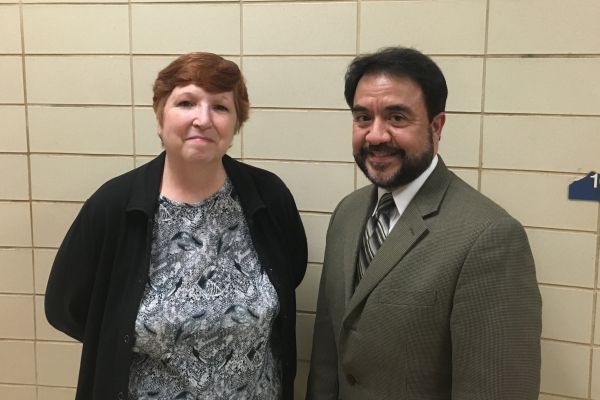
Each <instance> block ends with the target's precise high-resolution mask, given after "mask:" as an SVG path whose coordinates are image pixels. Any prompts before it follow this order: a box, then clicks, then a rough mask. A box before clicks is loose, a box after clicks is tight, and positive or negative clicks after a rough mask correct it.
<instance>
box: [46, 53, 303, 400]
mask: <svg viewBox="0 0 600 400" xmlns="http://www.w3.org/2000/svg"><path fill="white" fill-rule="evenodd" d="M153 107H154V112H155V114H156V118H157V121H158V126H159V136H160V139H161V141H162V143H163V146H164V149H165V151H164V152H163V153H162V154H161V155H159V156H158V157H157V158H155V159H154V160H152V161H151V162H149V163H148V164H146V165H144V166H142V167H140V168H137V169H135V170H133V171H130V172H128V173H126V174H124V175H121V176H119V177H117V178H114V179H112V180H110V181H109V182H107V183H105V184H104V185H103V186H102V187H101V188H100V189H98V191H96V193H94V194H93V195H92V196H91V197H90V198H89V199H88V200H87V201H86V202H85V204H84V205H83V207H82V209H81V211H80V213H79V215H78V216H77V218H76V219H75V221H74V223H73V225H72V226H71V228H70V230H69V232H68V233H67V235H66V237H65V239H64V241H63V243H62V245H61V247H60V249H59V251H58V254H57V256H56V259H55V261H54V265H53V267H52V272H51V274H50V279H49V281H48V287H47V290H46V303H45V307H46V316H47V318H48V321H49V322H50V323H51V324H52V325H53V326H55V327H56V328H57V329H59V330H61V331H63V332H65V333H66V334H67V335H69V336H71V337H73V338H75V339H77V340H79V341H81V342H83V351H82V357H81V367H80V371H79V382H78V387H77V396H76V399H79V400H83V399H85V400H90V399H98V400H106V399H125V398H128V399H292V398H293V381H294V376H295V370H296V347H295V297H294V289H295V288H296V286H297V285H298V284H299V283H300V281H301V280H302V277H303V276H304V271H305V268H306V258H307V249H306V237H305V234H304V229H303V227H302V222H301V220H300V217H299V214H298V210H297V209H296V205H295V204H294V200H293V198H292V195H291V194H290V192H289V190H288V189H287V188H286V187H285V185H284V184H283V183H282V182H281V180H280V179H279V178H277V177H276V176H275V175H273V174H272V173H269V172H267V171H264V170H261V169H258V168H255V167H251V166H248V165H245V164H242V163H239V162H237V161H235V160H233V159H232V158H230V157H228V156H227V155H226V154H225V152H226V150H227V149H228V148H229V147H230V145H231V142H232V140H233V135H234V133H235V132H236V131H237V130H239V128H240V127H241V126H242V124H243V123H244V121H246V119H247V118H248V109H249V104H248V94H247V91H246V86H245V84H244V80H243V77H242V75H241V72H240V70H239V69H238V67H237V66H236V65H235V64H234V63H233V62H231V61H227V60H225V59H223V58H221V57H219V56H217V55H215V54H210V53H191V54H186V55H183V56H181V57H179V58H177V59H176V60H175V61H173V62H172V63H171V64H170V65H169V66H167V67H166V68H165V69H163V70H162V71H161V72H160V73H159V74H158V77H157V79H156V82H155V83H154V98H153Z"/></svg>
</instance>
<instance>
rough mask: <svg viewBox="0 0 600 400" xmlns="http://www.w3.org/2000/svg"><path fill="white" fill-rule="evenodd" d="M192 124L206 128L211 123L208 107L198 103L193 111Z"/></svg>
mask: <svg viewBox="0 0 600 400" xmlns="http://www.w3.org/2000/svg"><path fill="white" fill-rule="evenodd" d="M192 124H193V125H194V126H195V127H197V128H199V129H206V128H208V127H210V126H211V125H212V116H211V114H210V108H209V107H208V106H205V105H199V106H197V107H196V109H195V111H194V121H193V122H192Z"/></svg>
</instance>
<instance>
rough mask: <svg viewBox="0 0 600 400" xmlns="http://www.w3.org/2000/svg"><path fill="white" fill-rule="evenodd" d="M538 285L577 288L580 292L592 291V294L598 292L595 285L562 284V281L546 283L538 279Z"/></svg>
mask: <svg viewBox="0 0 600 400" xmlns="http://www.w3.org/2000/svg"><path fill="white" fill-rule="evenodd" d="M538 286H539V287H540V288H553V289H554V288H557V289H576V290H578V291H580V292H587V293H592V294H596V293H597V292H598V290H597V289H596V288H594V287H589V286H579V285H568V284H561V283H545V282H539V281H538Z"/></svg>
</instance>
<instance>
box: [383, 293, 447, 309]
mask: <svg viewBox="0 0 600 400" xmlns="http://www.w3.org/2000/svg"><path fill="white" fill-rule="evenodd" d="M436 297H437V293H436V291H435V290H403V289H396V288H382V289H381V290H379V291H377V294H376V296H375V301H376V302H377V303H380V304H390V305H397V306H411V307H433V306H434V305H435V302H436Z"/></svg>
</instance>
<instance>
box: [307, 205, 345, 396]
mask: <svg viewBox="0 0 600 400" xmlns="http://www.w3.org/2000/svg"><path fill="white" fill-rule="evenodd" d="M340 204H341V203H340ZM338 208H339V205H338V207H337V208H336V210H334V212H333V215H332V216H331V219H330V221H329V228H328V231H327V236H328V237H329V235H330V234H332V225H333V221H334V219H335V216H336V212H337V210H338ZM338 256H339V254H338ZM336 266H338V267H340V265H339V264H336V265H333V266H332V265H330V264H329V263H328V262H327V256H326V260H325V263H324V265H323V272H322V273H321V282H320V285H319V296H318V300H317V315H316V317H315V327H314V332H313V347H312V353H311V357H310V373H309V376H308V387H307V392H306V399H307V400H337V399H338V393H339V387H338V349H337V345H336V342H335V334H334V327H333V323H332V320H331V314H330V312H329V303H330V301H329V299H328V295H329V294H331V293H330V290H329V289H328V287H327V268H332V267H333V268H335V267H336Z"/></svg>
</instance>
